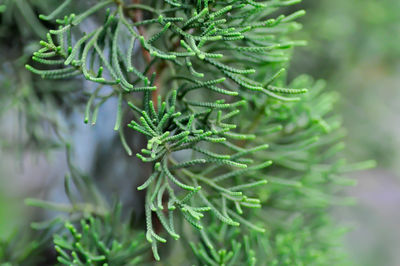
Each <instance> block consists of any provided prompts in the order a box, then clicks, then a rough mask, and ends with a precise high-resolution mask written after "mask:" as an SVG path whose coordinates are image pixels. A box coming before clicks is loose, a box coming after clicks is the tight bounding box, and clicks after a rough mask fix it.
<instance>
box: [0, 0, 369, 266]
mask: <svg viewBox="0 0 400 266" xmlns="http://www.w3.org/2000/svg"><path fill="white" fill-rule="evenodd" d="M298 2H300V1H298V0H269V1H252V0H231V1H216V0H197V1H194V0H190V1H189V0H164V1H155V0H154V1H151V0H146V1H132V2H130V1H121V0H114V1H113V0H106V1H104V0H102V1H72V0H67V1H63V2H62V4H61V5H60V6H59V7H57V8H55V9H54V10H53V11H52V12H50V14H49V15H40V16H39V19H40V20H38V19H37V18H36V17H35V13H37V12H40V13H42V12H47V11H48V10H47V9H48V8H49V7H48V5H47V4H46V5H45V4H44V3H42V1H5V4H3V5H2V6H1V11H2V15H1V19H2V26H1V34H2V35H1V36H0V37H1V38H2V39H3V38H4V39H6V38H8V39H7V42H2V44H1V49H5V47H6V46H7V43H8V42H9V43H14V44H15V43H18V44H19V49H20V51H18V52H21V53H23V54H24V56H23V57H22V58H19V59H18V60H16V61H15V60H14V59H13V58H6V59H7V60H8V61H10V62H12V68H10V70H8V71H9V72H11V73H10V76H13V73H14V77H13V78H10V79H8V75H7V79H5V78H4V77H5V76H4V77H3V76H0V78H1V80H0V81H1V82H2V87H4V88H5V89H4V90H3V89H2V92H3V93H4V92H6V91H7V90H8V91H13V92H12V93H11V94H12V96H11V97H15V99H12V100H10V101H14V102H15V105H16V107H17V108H19V109H22V110H23V111H24V112H23V114H24V115H25V119H24V121H25V122H26V130H25V131H26V140H27V142H26V143H27V144H28V143H29V144H34V145H35V146H34V147H36V148H39V149H46V150H48V149H53V148H60V147H66V150H67V160H68V165H69V173H68V174H67V175H66V178H65V192H66V194H67V196H68V199H69V201H70V203H69V204H65V205H64V204H57V203H53V202H47V201H41V200H33V199H29V200H27V203H28V204H30V205H34V206H39V207H44V208H48V209H52V210H56V211H62V212H64V213H67V214H68V215H60V216H57V217H56V218H55V219H53V220H50V221H45V222H41V223H35V224H33V227H34V228H35V229H36V230H39V232H46V234H49V231H50V232H51V233H50V235H51V236H52V238H53V239H54V241H53V242H54V245H52V244H50V243H49V242H46V243H40V244H38V245H36V246H35V247H34V248H29V247H26V248H27V251H26V254H25V256H27V259H26V263H28V264H29V263H34V262H33V261H34V260H33V258H35V261H36V260H39V258H40V257H43V259H47V260H51V256H53V257H56V258H57V261H58V262H59V263H61V264H65V265H134V264H138V265H144V264H146V263H150V264H151V263H152V262H153V261H154V260H161V261H164V260H170V261H171V263H173V264H174V265H186V264H189V263H191V264H196V265H247V264H248V265H310V264H317V265H331V264H334V263H338V262H339V261H341V259H342V258H343V257H342V256H341V255H340V253H339V249H338V245H337V237H338V236H339V235H340V230H338V229H335V226H333V225H332V224H331V220H330V218H329V214H328V208H329V207H330V206H331V205H332V204H344V203H346V202H347V200H346V199H342V198H340V197H338V196H337V194H336V191H337V188H338V186H341V185H343V184H349V183H350V184H351V183H352V182H351V180H347V179H345V178H344V177H343V174H344V173H346V172H348V171H352V170H354V169H358V168H363V167H367V166H368V165H369V163H368V162H367V163H366V164H365V163H362V164H356V165H348V164H346V162H345V160H344V159H343V158H341V156H340V154H339V152H340V150H342V149H343V147H344V145H343V143H342V142H341V138H342V137H343V135H344V132H343V129H342V128H341V122H340V118H339V117H338V116H336V115H335V114H334V112H332V111H333V104H334V103H335V101H336V99H337V95H336V94H335V93H334V92H327V91H326V90H325V84H324V82H323V81H314V80H312V79H311V78H310V77H307V76H299V77H297V78H295V79H294V80H292V81H288V80H287V75H286V69H287V67H288V61H289V59H290V55H291V51H292V48H293V47H295V46H298V45H304V44H305V43H304V42H303V41H293V40H291V39H290V38H289V36H290V33H291V32H293V31H296V30H298V29H300V28H301V26H300V24H299V23H297V22H296V19H297V18H299V17H300V16H303V15H304V14H305V12H304V11H303V10H300V11H296V12H294V13H291V12H289V10H290V9H289V8H288V7H289V6H292V5H294V4H296V3H298ZM20 17H22V18H23V19H20ZM17 18H18V19H17ZM28 23H29V25H30V27H31V28H29V30H28V31H27V30H26V28H25V27H26V24H28ZM11 27H16V28H18V29H19V31H18V32H19V33H20V35H21V36H17V35H15V34H11V33H10V32H9V30H10V28H11ZM37 36H40V37H41V38H42V40H41V41H40V43H39V44H40V47H38V42H36V41H35V42H33V43H29V42H28V41H27V40H28V39H29V38H31V39H32V40H35V38H37ZM13 38H14V39H13ZM14 49H18V48H14ZM29 53H32V54H33V56H32V59H31V60H29V59H28V57H27V56H26V54H29ZM24 62H27V64H26V66H25V67H26V69H27V70H29V71H30V73H29V72H27V71H26V70H21V66H22V65H23V64H24ZM3 67H4V66H3ZM9 98H10V97H9ZM9 98H8V99H9ZM107 103H112V104H115V110H116V112H115V113H113V114H111V115H112V116H113V117H115V118H114V119H115V124H114V130H115V131H116V136H118V138H119V139H120V141H119V142H118V145H110V144H104V143H102V144H101V145H103V146H107V147H108V149H109V150H110V151H112V150H113V149H118V148H119V147H123V148H124V150H125V151H126V152H125V154H124V155H123V156H122V155H121V156H120V158H119V159H118V160H115V161H116V162H115V164H111V165H110V167H111V168H112V169H115V171H107V173H108V176H107V177H106V179H107V180H113V179H114V178H116V177H115V176H113V175H121V171H118V167H119V165H120V164H118V162H117V161H123V160H124V161H126V162H128V163H129V164H130V165H133V167H132V168H130V169H131V170H130V171H129V172H125V173H122V175H123V180H124V182H123V183H122V184H119V187H120V189H121V190H122V189H123V188H124V187H125V188H126V186H128V184H131V183H132V182H133V183H134V184H135V185H137V183H139V181H143V183H142V184H140V185H139V186H137V190H136V189H131V192H130V196H131V198H129V199H125V198H124V199H122V198H119V199H118V200H119V201H120V204H114V205H113V207H110V203H109V202H110V200H111V199H110V194H112V191H111V190H110V187H107V186H105V185H104V184H105V181H104V180H102V179H100V178H95V177H93V178H91V177H89V176H87V175H86V174H84V173H82V172H81V171H80V170H79V169H78V168H77V166H76V165H75V164H74V156H73V153H72V152H71V148H72V149H73V148H74V143H73V142H71V139H70V137H69V132H70V131H71V130H70V129H68V126H66V124H67V123H66V122H65V121H66V120H68V119H69V118H68V113H69V112H71V110H75V109H79V108H81V109H82V111H83V113H84V114H83V115H82V120H83V122H84V123H87V124H90V125H95V124H96V123H101V119H99V120H98V117H100V116H101V113H102V112H104V111H103V108H102V107H103V106H104V105H105V104H107ZM49 110H54V112H52V111H49ZM107 115H110V114H107ZM60 116H61V117H62V118H60ZM48 127H50V128H51V129H52V130H51V131H52V132H51V133H49V132H48ZM54 133H55V134H54ZM138 143H139V144H138ZM140 143H142V144H143V145H142V146H143V147H142V146H141V144H140ZM111 153H112V152H106V154H107V155H103V156H106V158H107V156H108V157H109V158H108V159H106V160H111V159H113V158H111V157H112V156H110V154H111ZM135 153H136V158H135V157H130V156H132V155H133V154H135ZM94 172H95V171H94ZM132 179H134V181H132ZM118 180H121V179H118ZM108 182H112V181H108ZM102 184H103V185H102ZM140 191H144V192H143V193H142V192H140ZM113 192H115V190H114V191H113ZM117 194H118V189H117ZM138 198H140V199H141V201H139V204H137V203H136V204H133V203H132V201H133V199H138ZM118 200H117V201H118ZM137 205H140V206H141V207H142V208H139V209H143V212H141V211H137V210H136V212H134V216H135V217H136V219H132V218H130V219H128V213H131V212H132V210H133V209H137V208H134V206H137ZM121 206H123V208H122V210H123V212H122V214H121ZM141 221H143V222H141ZM40 230H42V231H40ZM36 233H37V232H36ZM146 240H147V241H146ZM9 244H11V243H8V242H5V243H4V245H2V246H1V247H3V246H4V248H1V249H0V259H1V260H4V261H5V262H9V263H14V262H15V261H17V262H18V257H15V256H9V255H7V252H11V253H12V252H13V250H11V251H10V250H9V249H7V245H9ZM28 249H29V250H28ZM41 249H45V250H46V249H47V250H49V249H50V250H53V251H52V252H53V254H52V255H49V254H45V253H44V252H42V253H41V252H39V250H41ZM167 253H172V254H179V256H175V255H174V256H168V254H167ZM3 254H4V255H3ZM46 255H47V256H46ZM30 257H32V260H30V259H29V258H30ZM53 260H54V258H53ZM53 263H54V262H53Z"/></svg>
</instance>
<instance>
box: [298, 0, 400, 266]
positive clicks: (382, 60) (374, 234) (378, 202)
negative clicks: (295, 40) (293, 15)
mask: <svg viewBox="0 0 400 266" xmlns="http://www.w3.org/2000/svg"><path fill="white" fill-rule="evenodd" d="M302 5H303V8H304V9H306V10H307V11H308V14H312V15H308V16H305V17H304V18H303V19H302V21H301V22H302V23H303V26H304V29H303V30H302V31H300V34H302V36H301V37H302V38H303V39H305V40H307V41H308V42H309V44H308V46H306V47H302V48H299V49H297V50H296V51H295V55H294V60H293V64H292V68H291V70H292V75H293V76H296V75H297V74H298V73H309V74H311V75H313V76H318V77H322V78H324V79H326V80H327V82H328V84H329V88H331V89H332V90H335V91H338V92H340V93H341V95H342V97H341V100H340V102H339V103H340V107H341V112H342V116H343V120H344V124H345V127H346V128H347V130H348V136H347V139H348V141H347V144H348V147H349V149H348V150H347V151H348V152H349V154H348V155H349V157H351V158H354V159H356V160H362V159H365V158H375V159H376V160H377V162H378V168H377V169H375V170H372V171H369V172H364V173H361V174H359V175H358V176H356V178H358V183H359V185H358V186H357V187H356V188H352V189H351V191H349V194H351V195H352V196H354V197H357V198H358V200H359V204H358V205H357V206H355V207H352V208H349V209H348V210H347V211H346V212H345V213H340V214H339V215H340V216H341V217H343V220H345V221H346V222H348V223H350V224H352V225H354V227H355V229H354V230H353V231H352V232H351V233H350V234H349V235H348V238H349V240H348V246H349V249H350V250H351V252H352V255H353V259H354V261H355V262H356V263H357V265H400V255H399V254H398V251H399V250H400V240H399V239H400V232H399V231H400V230H399V228H398V224H399V223H400V215H399V214H398V206H399V203H400V164H399V163H398V162H399V160H400V117H399V114H400V15H399V14H400V1H398V0H379V1H376V0H351V1H349V0H336V1H328V0H320V1H313V0H305V1H303V3H302Z"/></svg>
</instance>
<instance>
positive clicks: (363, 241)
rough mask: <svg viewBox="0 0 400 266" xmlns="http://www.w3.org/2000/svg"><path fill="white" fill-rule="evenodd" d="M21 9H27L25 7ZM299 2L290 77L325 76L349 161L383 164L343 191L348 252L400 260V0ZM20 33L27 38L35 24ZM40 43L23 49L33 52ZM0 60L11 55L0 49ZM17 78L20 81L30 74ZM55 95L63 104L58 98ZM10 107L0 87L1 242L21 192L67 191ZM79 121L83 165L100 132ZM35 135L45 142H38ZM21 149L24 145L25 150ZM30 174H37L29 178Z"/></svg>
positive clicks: (374, 260) (12, 224)
mask: <svg viewBox="0 0 400 266" xmlns="http://www.w3.org/2000/svg"><path fill="white" fill-rule="evenodd" d="M17 2H20V5H22V3H23V1H17ZM36 2H38V1H36ZM43 2H46V1H43ZM20 8H21V10H23V6H22V7H20ZM298 8H303V9H305V10H306V11H307V13H308V14H307V15H306V16H305V17H303V18H301V20H300V22H302V23H303V26H304V27H303V30H302V31H300V32H298V33H297V38H298V39H304V40H307V41H308V46H306V47H301V48H297V50H296V51H295V53H294V58H293V62H292V67H291V76H292V77H294V76H296V75H298V74H301V73H307V74H310V75H312V76H314V77H315V78H322V79H325V80H327V82H328V84H329V85H328V87H329V89H330V90H334V91H338V92H339V93H340V94H341V95H342V97H341V100H340V101H339V103H338V111H339V112H340V113H341V114H342V117H343V122H344V125H345V127H346V128H347V130H348V134H347V137H346V142H347V146H348V149H347V153H348V154H347V156H348V158H349V161H352V162H356V161H364V160H368V159H375V160H376V161H377V163H378V167H377V168H375V169H374V170H369V171H363V172H358V173H356V174H354V175H353V177H354V178H355V179H357V180H358V186H356V187H351V188H349V189H347V190H346V194H347V195H349V196H352V197H355V198H356V199H357V201H358V204H357V205H355V206H350V207H344V208H343V207H340V209H338V210H336V211H334V213H335V215H336V216H337V218H338V219H339V220H340V221H341V223H342V224H344V225H346V226H349V228H350V232H349V234H348V235H347V236H346V245H347V247H348V250H349V253H350V256H351V258H352V260H353V261H354V264H355V265H363V266H364V265H389V266H391V265H393V266H396V265H400V252H399V251H400V228H399V225H400V212H399V210H398V207H399V206H400V1H399V0H379V1H377V0H351V1H349V0H336V1H328V0H318V1H315V0H304V1H303V3H302V4H301V5H297V6H296V9H298ZM44 9H46V7H44ZM28 15H29V14H28ZM3 30H4V29H3ZM23 31H25V32H27V33H26V34H27V36H29V29H24V30H23ZM38 34H39V35H40V34H41V33H40V32H39V33H38ZM1 42H3V43H1ZM35 43H36V41H35ZM0 45H5V46H8V48H9V49H10V50H12V49H18V44H15V43H12V44H11V43H9V44H7V43H6V42H5V41H4V40H3V39H1V36H0ZM3 48H4V47H3ZM35 48H36V47H27V48H26V49H28V50H29V49H31V50H32V51H33V50H34V49H35ZM3 51H4V50H3ZM3 57H6V55H3V54H2V55H0V58H3ZM21 60H22V59H21ZM2 61H3V60H2ZM2 64H3V63H2ZM6 71H12V68H11V67H9V66H7V65H4V64H3V65H2V66H1V67H0V85H1V84H2V85H3V86H4V85H5V84H4V83H3V82H7V81H5V80H2V74H1V73H5V72H6ZM18 80H22V81H24V77H20V78H19V79H18ZM27 83H29V82H27ZM18 86H20V88H23V89H21V90H18V97H19V98H18V99H24V97H29V87H28V86H26V87H24V84H19V85H18ZM71 86H72V85H71ZM7 87H10V88H12V86H7ZM67 89H68V88H67ZM2 93H14V92H13V91H10V92H4V91H3V92H2ZM3 99H4V98H3ZM50 102H52V101H50ZM53 102H54V105H57V104H58V102H57V99H53ZM9 104H14V105H15V102H11V103H10V102H4V101H3V100H2V95H1V94H0V112H1V115H2V117H3V118H2V119H1V123H2V125H1V127H0V130H1V131H2V132H0V134H1V136H2V138H4V139H12V140H15V141H14V142H11V143H9V142H3V141H2V139H1V138H0V144H1V150H0V237H1V238H3V239H4V238H6V237H8V236H9V235H10V234H12V232H13V230H12V229H13V228H16V225H18V224H20V223H24V222H25V221H23V220H21V218H20V217H22V216H21V213H23V212H26V211H28V210H27V209H26V208H25V207H24V205H23V203H22V202H23V201H22V199H23V198H25V197H26V196H27V195H28V196H33V195H36V196H37V195H41V193H46V192H45V191H43V189H42V188H43V187H44V186H46V185H49V184H50V183H52V182H60V186H58V187H61V188H62V184H61V183H62V178H63V174H64V173H65V171H66V169H67V168H66V165H65V163H64V162H65V155H64V154H62V153H60V154H52V155H51V156H50V157H49V156H47V157H46V155H43V156H42V157H40V158H37V157H33V156H31V155H30V154H31V152H34V147H28V148H29V149H27V148H26V147H18V144H17V143H18V139H19V138H24V136H23V133H22V132H20V131H19V130H18V127H15V123H14V122H15V121H17V120H18V119H17V118H18V111H17V112H12V113H7V106H8V105H9ZM110 106H114V105H113V104H110ZM23 108H32V110H36V111H38V112H39V111H40V110H38V109H36V107H35V106H24V105H23V102H22V105H21V106H18V108H17V110H22V109H23ZM106 108H108V107H106ZM109 108H112V107H109ZM78 113H79V112H78ZM70 115H71V116H74V115H77V116H78V114H74V113H71V114H70ZM54 116H57V113H55V114H54ZM72 120H74V119H72ZM99 120H100V119H99ZM101 120H102V121H106V122H104V123H103V124H102V125H101V127H104V129H105V130H106V129H107V130H108V129H110V131H112V127H111V126H109V125H108V124H107V123H112V120H113V118H111V120H110V121H107V118H106V117H105V118H102V119H101ZM75 121H77V123H76V125H75V124H73V125H69V124H68V125H64V126H65V127H69V128H71V127H76V128H77V131H76V132H75V135H74V138H76V141H77V142H81V143H85V145H84V146H82V147H81V148H82V151H81V152H80V153H79V152H78V154H80V157H78V158H79V159H78V160H77V161H78V162H79V165H80V166H81V167H83V166H84V165H88V164H87V163H85V162H87V161H91V160H95V158H91V157H92V156H93V153H94V147H95V143H91V142H90V140H91V139H93V138H91V137H90V134H98V133H96V132H104V131H102V130H99V128H97V130H96V129H95V128H89V127H85V128H84V126H82V125H83V123H81V120H80V119H79V118H77V119H75ZM48 123H51V121H48ZM78 125H81V126H78ZM30 130H32V131H34V130H35V129H34V128H30ZM105 134H106V135H107V133H105ZM108 134H111V133H110V132H109V133H108ZM103 138H104V136H103ZM36 141H37V143H40V139H38V140H36ZM22 149H24V150H25V151H26V152H24V153H22ZM85 150H86V151H87V152H86V153H84V151H85ZM11 153H12V155H13V156H10V154H11ZM18 159H22V160H18ZM48 164H52V165H53V167H52V168H51V169H50V170H49V167H46V165H48ZM54 165H55V167H54ZM21 166H22V167H21ZM21 169H22V170H21ZM27 169H29V170H27ZM83 170H89V169H84V168H83ZM32 176H37V178H35V179H34V180H32V179H31V177H32ZM54 177H56V178H54ZM55 180H56V181H55ZM21 184H22V185H21ZM59 192H60V191H54V192H52V193H54V194H55V195H57V193H59ZM42 196H43V195H42ZM47 198H52V196H51V195H50V196H48V197H47ZM53 198H57V197H56V196H54V197H53ZM57 199H58V200H60V199H59V197H58V198H57ZM30 211H32V210H31V209H30ZM34 211H37V209H36V210H34ZM32 215H33V216H34V213H32Z"/></svg>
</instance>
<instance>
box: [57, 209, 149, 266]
mask: <svg viewBox="0 0 400 266" xmlns="http://www.w3.org/2000/svg"><path fill="white" fill-rule="evenodd" d="M118 216H119V214H118V213H117V214H115V213H113V214H112V216H108V217H106V218H105V221H102V219H100V218H94V217H92V216H90V217H89V218H87V219H82V220H81V221H80V227H79V229H77V228H76V227H75V226H74V225H73V224H71V223H69V222H67V223H66V224H65V228H66V229H67V231H68V234H66V233H65V234H64V235H63V236H61V235H59V234H55V235H54V247H55V250H56V251H57V253H58V257H57V260H58V262H60V263H61V264H64V265H142V263H143V257H142V254H141V252H143V251H144V250H145V249H146V245H144V243H145V242H143V240H144V235H143V234H135V235H132V234H131V232H130V230H129V229H128V228H127V225H124V227H123V228H121V227H120V226H121V221H119V220H113V219H115V218H116V217H118Z"/></svg>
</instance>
